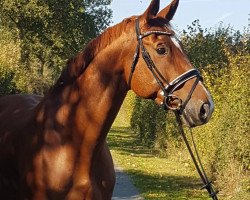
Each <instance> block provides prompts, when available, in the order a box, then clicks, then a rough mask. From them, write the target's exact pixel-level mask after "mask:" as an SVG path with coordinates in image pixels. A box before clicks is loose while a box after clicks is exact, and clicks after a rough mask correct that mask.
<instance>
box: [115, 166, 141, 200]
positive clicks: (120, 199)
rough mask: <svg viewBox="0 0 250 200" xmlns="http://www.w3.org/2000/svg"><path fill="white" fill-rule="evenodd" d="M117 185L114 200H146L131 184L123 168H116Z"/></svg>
mask: <svg viewBox="0 0 250 200" xmlns="http://www.w3.org/2000/svg"><path fill="white" fill-rule="evenodd" d="M115 170H116V184H115V189H114V193H113V197H112V200H144V198H142V197H141V196H140V195H139V193H138V190H137V189H136V188H135V186H134V185H133V184H132V183H131V181H130V179H129V177H128V175H127V174H125V173H124V172H123V171H122V169H121V168H117V167H116V169H115Z"/></svg>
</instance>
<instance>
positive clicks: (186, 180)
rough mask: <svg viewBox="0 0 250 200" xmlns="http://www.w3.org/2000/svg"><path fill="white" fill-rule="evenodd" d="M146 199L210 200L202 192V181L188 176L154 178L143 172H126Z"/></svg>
mask: <svg viewBox="0 0 250 200" xmlns="http://www.w3.org/2000/svg"><path fill="white" fill-rule="evenodd" d="M126 172H127V173H128V174H129V175H130V177H131V178H132V180H133V183H134V185H135V186H136V187H137V188H139V191H140V193H141V194H142V195H143V196H145V197H146V199H164V200H167V199H169V200H170V199H171V200H172V199H192V200H194V199H196V200H198V199H199V200H208V199H209V198H208V197H207V195H206V192H205V191H201V190H200V188H201V184H200V180H199V179H197V178H193V177H187V176H170V175H167V176H154V175H149V174H144V173H143V172H142V171H136V170H128V171H126Z"/></svg>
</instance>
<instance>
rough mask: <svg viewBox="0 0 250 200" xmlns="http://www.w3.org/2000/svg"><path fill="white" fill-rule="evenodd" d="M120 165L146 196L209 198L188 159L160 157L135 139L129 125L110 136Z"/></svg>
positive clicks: (112, 148)
mask: <svg viewBox="0 0 250 200" xmlns="http://www.w3.org/2000/svg"><path fill="white" fill-rule="evenodd" d="M108 142H109V146H110V148H111V152H112V156H113V159H114V161H115V163H116V164H117V165H119V167H122V168H123V170H124V171H125V172H126V173H128V174H129V176H130V177H131V179H132V181H133V183H134V185H135V186H136V187H137V188H138V190H139V191H140V193H141V195H142V196H143V197H144V198H145V199H150V200H151V199H154V200H157V199H159V200H163V199H164V200H172V199H173V200H175V199H192V200H209V199H210V198H209V197H208V195H207V193H206V191H204V190H202V191H201V190H200V188H201V186H202V185H201V181H200V179H199V178H198V176H197V174H196V172H195V171H194V170H192V167H191V166H190V165H189V164H188V162H187V163H186V162H178V159H176V160H173V159H171V160H170V159H167V158H161V157H158V156H157V154H156V152H154V151H152V150H150V149H148V148H147V147H145V146H143V145H141V144H140V142H139V141H137V140H136V138H135V136H134V135H133V133H132V132H131V131H130V130H129V129H128V128H113V129H112V130H111V131H110V133H109V137H108Z"/></svg>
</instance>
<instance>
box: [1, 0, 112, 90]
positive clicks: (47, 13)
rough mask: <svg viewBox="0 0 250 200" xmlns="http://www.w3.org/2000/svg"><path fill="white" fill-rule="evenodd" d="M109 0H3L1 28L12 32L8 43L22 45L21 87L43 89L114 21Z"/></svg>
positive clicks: (8, 32) (19, 72)
mask: <svg viewBox="0 0 250 200" xmlns="http://www.w3.org/2000/svg"><path fill="white" fill-rule="evenodd" d="M108 4H110V0H101V1H89V0H81V1H80V0H77V1H72V0H66V1H65V0H64V1H62V0H51V1H47V0H39V1H38V0H31V1H27V0H2V1H1V2H0V31H1V32H4V34H7V35H9V38H8V39H7V40H5V41H4V43H10V44H13V43H15V44H16V46H15V49H19V52H20V53H19V54H20V56H19V59H16V60H18V76H17V77H19V78H18V80H17V81H19V82H20V84H17V85H20V86H21V90H24V91H25V92H33V93H40V94H41V93H43V91H44V89H46V88H47V87H49V84H51V83H52V82H53V80H54V79H55V78H56V77H57V76H58V73H59V71H61V69H62V67H64V66H65V61H66V60H67V59H69V58H70V57H72V56H73V55H75V54H76V53H77V52H79V51H80V50H81V49H82V48H83V47H84V45H86V43H87V42H88V41H89V40H91V39H92V38H94V37H95V36H96V35H97V34H99V33H100V32H101V31H102V30H103V29H104V28H106V27H107V25H108V24H109V23H110V17H111V11H110V10H109V9H108V8H107V5H108ZM9 52H11V50H9ZM9 52H6V53H9ZM6 59H7V58H6ZM4 62H6V61H5V59H1V60H0V63H4ZM4 66H6V67H8V65H4ZM25 74H27V76H24V77H23V75H25ZM20 79H21V80H20ZM34 83H37V84H35V85H36V87H35V88H31V87H30V85H33V84H34ZM39 83H40V84H39Z"/></svg>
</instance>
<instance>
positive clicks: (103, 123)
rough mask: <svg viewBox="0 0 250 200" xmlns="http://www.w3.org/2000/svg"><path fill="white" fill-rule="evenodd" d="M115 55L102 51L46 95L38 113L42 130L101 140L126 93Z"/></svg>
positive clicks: (114, 53) (117, 54)
mask: <svg viewBox="0 0 250 200" xmlns="http://www.w3.org/2000/svg"><path fill="white" fill-rule="evenodd" d="M119 54H120V53H119V51H115V50H114V49H112V47H110V48H108V47H107V48H105V49H104V50H102V51H101V52H100V53H99V54H97V55H96V57H95V58H94V59H93V60H92V62H91V63H90V64H89V66H88V67H87V68H86V70H85V71H84V73H82V74H81V75H80V76H79V77H78V78H77V79H76V80H75V81H74V82H72V83H71V84H69V85H67V86H61V87H62V88H60V89H59V90H58V91H57V92H54V93H51V94H50V95H48V96H47V97H46V98H45V100H44V106H43V109H44V110H43V111H42V113H43V116H44V117H43V119H44V122H45V128H47V129H50V130H52V129H54V130H56V132H58V133H59V134H61V133H63V135H70V134H72V135H77V136H80V137H85V135H84V134H86V133H88V132H95V133H96V134H95V135H96V137H97V138H99V137H103V138H105V136H106V134H107V132H108V130H109V129H110V127H111V125H112V123H113V121H114V119H115V117H116V115H117V113H118V111H119V108H120V106H121V104H122V102H123V100H124V98H125V96H126V93H127V86H126V82H125V79H124V72H123V67H122V64H119V63H118V60H119V59H117V58H118V57H119V56H120V55H119ZM108 55H112V57H110V56H108ZM112 58H113V59H112ZM45 119H46V120H45ZM92 135H94V134H92ZM78 138H79V137H78ZM97 138H96V139H97Z"/></svg>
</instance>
